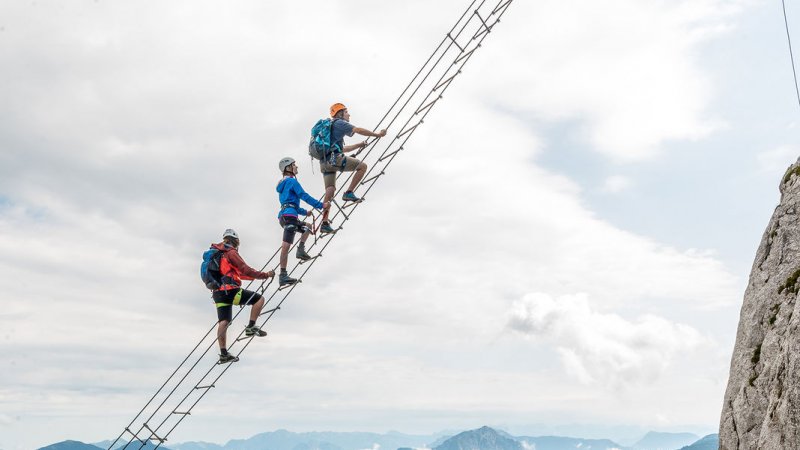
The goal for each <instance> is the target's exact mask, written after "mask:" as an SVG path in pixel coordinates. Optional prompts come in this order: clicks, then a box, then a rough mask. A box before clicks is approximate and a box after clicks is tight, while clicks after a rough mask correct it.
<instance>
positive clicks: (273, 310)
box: [258, 256, 316, 317]
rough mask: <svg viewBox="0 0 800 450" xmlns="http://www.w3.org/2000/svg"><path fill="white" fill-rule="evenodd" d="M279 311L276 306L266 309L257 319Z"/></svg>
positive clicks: (278, 307)
mask: <svg viewBox="0 0 800 450" xmlns="http://www.w3.org/2000/svg"><path fill="white" fill-rule="evenodd" d="M315 258H316V256H315ZM279 309H281V307H280V306H276V307H274V308H272V309H268V310H266V311H263V312H262V313H261V314H259V315H258V317H261V316H263V315H265V314H269V313H273V312H275V311H277V310H279Z"/></svg>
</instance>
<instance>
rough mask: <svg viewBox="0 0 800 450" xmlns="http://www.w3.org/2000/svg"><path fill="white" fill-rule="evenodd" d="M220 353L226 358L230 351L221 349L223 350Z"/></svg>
mask: <svg viewBox="0 0 800 450" xmlns="http://www.w3.org/2000/svg"><path fill="white" fill-rule="evenodd" d="M219 352H220V354H222V356H225V355H227V354H228V349H227V348H221V349H219Z"/></svg>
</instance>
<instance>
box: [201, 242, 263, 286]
mask: <svg viewBox="0 0 800 450" xmlns="http://www.w3.org/2000/svg"><path fill="white" fill-rule="evenodd" d="M211 246H212V247H214V248H216V249H217V250H219V251H221V252H222V258H220V261H219V271H220V273H222V287H220V288H219V290H220V291H227V290H231V289H239V288H240V287H241V286H242V280H254V279H255V280H265V279H267V278H269V274H267V273H266V272H259V271H258V270H256V269H253V268H252V267H250V266H248V265H247V263H246V262H244V260H243V259H242V257H241V256H239V251H238V250H236V249H235V248H233V247H232V246H230V245H228V244H225V243H224V242H220V243H219V244H211Z"/></svg>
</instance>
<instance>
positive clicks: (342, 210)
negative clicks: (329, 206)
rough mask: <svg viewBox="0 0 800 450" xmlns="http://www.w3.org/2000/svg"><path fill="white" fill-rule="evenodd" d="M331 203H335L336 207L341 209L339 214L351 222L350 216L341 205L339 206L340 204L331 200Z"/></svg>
mask: <svg viewBox="0 0 800 450" xmlns="http://www.w3.org/2000/svg"><path fill="white" fill-rule="evenodd" d="M331 201H332V202H333V204H334V205H336V207H337V208H339V212H341V213H342V215H343V216H344V220H350V216H348V215H347V213H346V212H344V208H343V207H342V206H341V205H339V202H337V201H336V200H334V199H331Z"/></svg>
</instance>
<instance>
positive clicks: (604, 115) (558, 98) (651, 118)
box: [482, 0, 743, 162]
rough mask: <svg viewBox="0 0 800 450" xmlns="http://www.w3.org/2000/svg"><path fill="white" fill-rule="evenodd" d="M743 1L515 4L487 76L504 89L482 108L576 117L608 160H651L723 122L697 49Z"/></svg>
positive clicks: (725, 26)
mask: <svg viewBox="0 0 800 450" xmlns="http://www.w3.org/2000/svg"><path fill="white" fill-rule="evenodd" d="M742 4H743V2H723V1H719V0H702V1H674V2H663V1H636V0H614V1H610V2H592V1H578V0H575V1H557V0H549V1H543V2H521V3H515V4H514V5H513V6H512V7H513V8H514V11H513V12H514V14H509V18H508V19H507V22H508V23H510V24H511V26H509V27H508V29H506V30H503V32H502V33H507V35H506V36H502V35H501V36H499V39H498V41H500V40H502V43H500V42H493V43H492V44H493V45H492V46H493V48H492V54H491V55H489V56H487V57H486V58H485V59H484V60H483V61H482V64H483V68H484V70H486V71H490V70H492V68H493V67H496V66H497V65H498V64H501V62H502V61H508V60H510V59H514V58H519V57H521V55H524V57H525V58H526V60H527V61H528V64H526V65H525V66H524V67H519V68H517V69H516V70H509V71H503V72H502V73H500V74H497V76H496V77H493V78H494V82H495V83H496V84H497V85H502V86H504V87H505V89H502V90H496V91H492V92H491V100H490V103H492V104H494V103H501V104H502V105H504V106H506V107H508V108H511V109H513V110H514V111H517V112H520V113H523V112H533V114H534V115H535V117H537V118H542V119H545V120H551V121H562V120H571V121H580V122H581V123H582V124H583V129H584V132H585V135H586V136H585V139H586V140H587V141H588V142H590V143H591V144H592V146H593V149H594V150H596V151H598V152H600V153H602V154H604V155H606V156H608V157H609V158H611V159H613V160H614V161H620V162H628V161H637V160H644V159H648V158H652V157H654V156H656V155H658V154H659V153H660V152H661V151H662V150H661V145H662V144H663V143H664V142H665V141H670V140H683V139H689V140H695V139H699V138H701V137H704V136H707V135H708V134H709V133H711V132H712V131H714V130H716V129H719V128H720V127H721V126H723V123H722V121H721V120H720V119H719V118H717V117H714V116H712V115H710V114H709V113H708V112H707V111H706V109H707V104H708V102H709V100H710V99H711V98H713V96H714V93H715V92H714V85H713V83H712V82H711V80H709V79H708V78H707V76H706V74H705V73H703V71H702V70H700V69H699V68H698V64H697V61H696V59H697V58H698V56H697V51H696V47H697V46H698V45H699V44H701V43H703V42H706V41H708V40H709V39H711V38H715V37H719V36H720V35H722V34H724V33H725V32H728V31H730V29H732V28H733V27H734V22H733V20H734V19H735V18H736V17H737V13H738V12H740V10H741V8H742Z"/></svg>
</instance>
